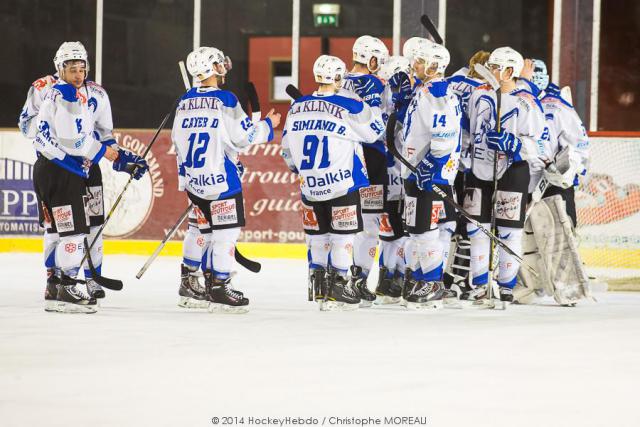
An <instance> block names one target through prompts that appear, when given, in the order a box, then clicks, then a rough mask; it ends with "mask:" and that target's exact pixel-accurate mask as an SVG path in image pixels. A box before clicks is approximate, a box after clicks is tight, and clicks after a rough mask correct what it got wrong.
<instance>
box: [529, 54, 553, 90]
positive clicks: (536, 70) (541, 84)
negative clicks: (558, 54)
mask: <svg viewBox="0 0 640 427" xmlns="http://www.w3.org/2000/svg"><path fill="white" fill-rule="evenodd" d="M531 81H532V82H533V84H534V85H536V87H537V88H538V89H540V90H545V89H546V88H547V86H549V74H548V73H547V65H546V64H545V63H544V61H543V60H541V59H534V60H533V75H532V76H531Z"/></svg>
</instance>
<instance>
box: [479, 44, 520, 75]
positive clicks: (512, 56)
mask: <svg viewBox="0 0 640 427" xmlns="http://www.w3.org/2000/svg"><path fill="white" fill-rule="evenodd" d="M487 65H488V66H489V67H491V66H497V67H498V68H499V70H500V76H502V73H503V72H504V71H505V70H506V69H507V68H513V74H512V75H511V77H520V72H522V67H524V59H523V58H522V55H520V54H519V53H518V52H517V51H515V50H514V49H511V48H510V47H499V48H497V49H495V50H494V51H493V52H491V55H489V59H488V60H487Z"/></svg>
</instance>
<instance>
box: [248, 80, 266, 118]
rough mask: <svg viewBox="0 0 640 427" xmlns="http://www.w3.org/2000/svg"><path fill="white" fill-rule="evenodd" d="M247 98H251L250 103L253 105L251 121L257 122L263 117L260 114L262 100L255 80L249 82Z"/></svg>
mask: <svg viewBox="0 0 640 427" xmlns="http://www.w3.org/2000/svg"><path fill="white" fill-rule="evenodd" d="M246 90H247V98H249V105H251V121H252V122H257V121H260V119H261V118H262V114H260V100H259V99H258V92H256V87H255V85H254V84H253V82H248V83H247V87H246Z"/></svg>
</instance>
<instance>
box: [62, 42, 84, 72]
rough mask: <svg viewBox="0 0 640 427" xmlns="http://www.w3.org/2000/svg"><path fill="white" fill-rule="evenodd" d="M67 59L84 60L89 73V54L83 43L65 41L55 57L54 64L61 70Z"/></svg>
mask: <svg viewBox="0 0 640 427" xmlns="http://www.w3.org/2000/svg"><path fill="white" fill-rule="evenodd" d="M67 61H84V64H85V67H86V69H87V74H88V73H89V55H87V50H86V49H85V48H84V45H83V44H82V43H80V42H64V43H62V44H61V45H60V47H59V48H58V51H57V52H56V56H54V57H53V65H54V66H55V67H56V70H58V72H60V71H62V69H63V68H64V63H65V62H67Z"/></svg>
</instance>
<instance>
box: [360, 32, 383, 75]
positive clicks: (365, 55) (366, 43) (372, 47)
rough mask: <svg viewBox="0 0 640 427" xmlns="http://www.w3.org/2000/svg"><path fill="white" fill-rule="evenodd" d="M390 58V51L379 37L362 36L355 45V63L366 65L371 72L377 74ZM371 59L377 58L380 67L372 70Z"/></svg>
mask: <svg viewBox="0 0 640 427" xmlns="http://www.w3.org/2000/svg"><path fill="white" fill-rule="evenodd" d="M388 57H389V49H387V47H386V46H385V45H384V43H382V40H380V39H379V38H377V37H372V36H360V37H358V38H357V39H356V41H355V43H354V44H353V61H354V62H358V63H360V64H365V65H366V66H367V69H368V70H369V71H371V72H372V73H373V72H376V71H378V70H379V69H380V67H381V66H382V64H384V63H385V61H386V60H387V58H388ZM371 58H376V60H377V61H378V67H377V68H375V69H373V70H372V69H371V67H370V63H371V62H370V61H371Z"/></svg>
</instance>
